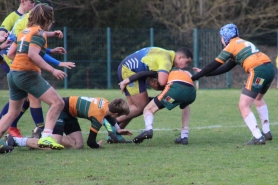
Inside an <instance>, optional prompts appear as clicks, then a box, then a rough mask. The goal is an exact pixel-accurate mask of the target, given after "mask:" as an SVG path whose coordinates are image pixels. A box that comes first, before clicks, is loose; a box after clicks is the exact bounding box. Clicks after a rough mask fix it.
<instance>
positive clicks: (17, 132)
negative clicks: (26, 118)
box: [8, 99, 29, 137]
mask: <svg viewBox="0 0 278 185" xmlns="http://www.w3.org/2000/svg"><path fill="white" fill-rule="evenodd" d="M28 108H29V101H28V100H27V99H25V101H24V103H23V106H22V109H21V111H20V113H19V115H18V116H17V118H16V119H15V120H14V121H13V122H12V124H11V126H10V127H9V129H8V133H9V134H10V135H12V136H15V137H22V135H21V133H20V130H19V129H18V128H17V123H18V121H19V119H20V118H21V117H22V116H23V114H24V113H25V111H26V110H27V109H28Z"/></svg>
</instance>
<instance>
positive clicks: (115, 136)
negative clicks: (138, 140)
mask: <svg viewBox="0 0 278 185" xmlns="http://www.w3.org/2000/svg"><path fill="white" fill-rule="evenodd" d="M108 134H109V135H108V136H107V137H106V141H107V143H109V144H112V143H132V141H130V140H125V138H124V137H123V136H121V135H120V134H115V133H113V132H109V133H108ZM112 138H113V139H112Z"/></svg>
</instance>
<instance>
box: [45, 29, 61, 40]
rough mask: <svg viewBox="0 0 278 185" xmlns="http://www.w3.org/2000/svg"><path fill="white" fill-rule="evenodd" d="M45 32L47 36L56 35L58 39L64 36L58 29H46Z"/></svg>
mask: <svg viewBox="0 0 278 185" xmlns="http://www.w3.org/2000/svg"><path fill="white" fill-rule="evenodd" d="M45 34H46V36H47V37H58V38H60V39H61V38H63V37H64V35H63V32H62V31H60V30H55V31H46V32H45Z"/></svg>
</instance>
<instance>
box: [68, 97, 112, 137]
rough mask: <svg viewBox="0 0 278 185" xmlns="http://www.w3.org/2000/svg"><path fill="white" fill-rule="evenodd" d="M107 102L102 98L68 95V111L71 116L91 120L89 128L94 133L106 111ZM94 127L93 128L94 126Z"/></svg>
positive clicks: (101, 122)
mask: <svg viewBox="0 0 278 185" xmlns="http://www.w3.org/2000/svg"><path fill="white" fill-rule="evenodd" d="M108 104H109V102H108V101H107V100H106V99H104V98H97V97H96V98H90V97H84V96H70V97H69V113H70V114H71V116H73V117H79V118H85V119H88V120H90V121H91V122H92V124H91V128H90V129H91V130H92V131H93V132H95V133H97V132H98V130H99V127H100V126H99V125H102V124H103V119H104V117H105V116H106V114H107V112H108ZM94 127H95V128H94Z"/></svg>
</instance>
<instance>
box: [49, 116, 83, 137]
mask: <svg viewBox="0 0 278 185" xmlns="http://www.w3.org/2000/svg"><path fill="white" fill-rule="evenodd" d="M77 131H81V128H80V125H79V123H78V119H77V118H76V117H72V116H71V115H69V114H68V113H66V112H65V111H62V112H61V113H60V116H59V118H58V120H57V122H56V125H55V127H54V129H53V134H58V135H63V133H65V134H66V135H69V134H71V133H73V132H77Z"/></svg>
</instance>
